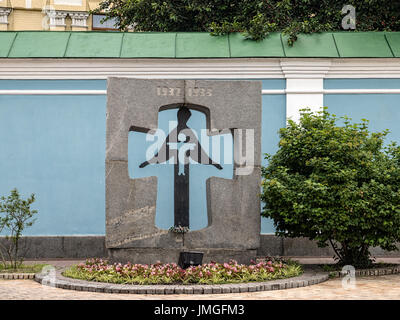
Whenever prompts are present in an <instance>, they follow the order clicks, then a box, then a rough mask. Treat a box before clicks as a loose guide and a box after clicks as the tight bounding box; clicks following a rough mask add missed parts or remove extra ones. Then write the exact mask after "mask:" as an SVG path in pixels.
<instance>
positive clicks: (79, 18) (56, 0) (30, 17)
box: [0, 0, 115, 31]
mask: <svg viewBox="0 0 400 320" xmlns="http://www.w3.org/2000/svg"><path fill="white" fill-rule="evenodd" d="M100 2H101V0H0V31H18V30H54V31H90V30H113V29H115V27H114V23H113V21H108V22H105V23H103V24H102V23H101V19H102V18H103V17H104V16H102V15H90V14H89V11H90V10H93V9H96V8H97V7H98V6H99V3H100Z"/></svg>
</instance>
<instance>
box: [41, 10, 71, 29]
mask: <svg viewBox="0 0 400 320" xmlns="http://www.w3.org/2000/svg"><path fill="white" fill-rule="evenodd" d="M46 14H47V16H48V17H49V20H50V21H49V27H50V29H56V30H60V29H63V28H65V18H66V17H67V15H68V12H64V11H55V10H49V11H47V12H46Z"/></svg>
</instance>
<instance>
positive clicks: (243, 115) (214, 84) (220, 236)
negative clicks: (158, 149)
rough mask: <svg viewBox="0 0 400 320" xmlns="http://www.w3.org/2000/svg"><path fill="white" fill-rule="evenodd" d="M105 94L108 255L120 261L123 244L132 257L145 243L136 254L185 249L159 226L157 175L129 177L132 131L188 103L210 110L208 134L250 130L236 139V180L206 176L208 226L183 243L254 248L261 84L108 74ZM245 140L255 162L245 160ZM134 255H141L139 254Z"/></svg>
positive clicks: (256, 243) (257, 221)
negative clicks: (139, 77) (117, 257)
mask: <svg viewBox="0 0 400 320" xmlns="http://www.w3.org/2000/svg"><path fill="white" fill-rule="evenodd" d="M107 97H108V98H107V99H108V101H107V146H106V247H107V249H108V250H109V253H110V256H111V257H113V256H116V255H117V256H119V257H120V258H121V259H122V258H123V252H124V251H123V250H122V251H121V249H131V250H126V251H125V253H126V254H127V256H126V257H125V258H129V257H130V254H129V252H131V254H132V253H133V252H135V251H134V250H132V249H139V248H142V249H144V251H143V253H142V254H141V255H139V257H140V258H143V260H146V261H147V260H148V259H147V258H149V257H150V256H154V254H152V253H151V250H152V249H155V248H157V249H168V250H172V253H171V255H170V258H171V259H173V258H174V257H175V255H176V253H177V252H179V250H181V249H182V240H181V238H180V237H179V236H176V235H175V234H171V233H168V231H167V230H161V229H159V228H157V227H156V226H155V213H156V205H157V204H156V199H157V178H156V177H148V178H140V179H130V178H129V174H128V134H129V131H130V130H135V131H141V132H149V131H150V132H151V130H155V129H157V126H158V113H159V111H161V110H165V109H170V108H178V107H180V106H183V105H184V106H186V107H188V108H191V109H196V110H199V111H202V112H204V113H205V114H206V115H207V128H208V129H210V131H211V133H210V134H215V133H218V132H219V131H221V130H226V129H229V130H231V131H232V132H237V131H235V130H237V129H251V130H253V131H252V133H253V134H251V135H246V134H244V135H243V137H242V139H240V140H241V141H239V139H235V142H234V160H235V163H236V165H235V169H234V178H233V179H222V178H216V177H211V178H210V179H208V180H207V207H208V221H209V225H208V227H206V228H204V229H202V230H198V231H193V232H189V233H188V234H186V235H185V249H199V248H202V249H229V250H238V252H240V251H243V250H251V251H254V250H256V249H257V248H258V247H259V244H260V200H259V197H258V193H259V185H260V181H261V177H260V162H261V82H256V81H209V80H201V81H198V80H143V79H128V78H109V79H108V90H107ZM236 137H237V135H236V136H235V138H236ZM252 140H253V141H254V143H253V141H252ZM240 142H242V143H243V148H244V149H245V150H246V152H247V154H251V155H252V158H253V160H250V161H249V160H248V162H247V163H241V161H240V159H239V158H240V153H241V152H240V150H239V147H240V145H241V143H240ZM253 146H254V148H253ZM242 154H243V152H242ZM248 167H249V168H250V170H247V169H246V168H248ZM243 173H246V174H245V175H243ZM247 173H249V174H247ZM113 250H114V251H115V252H113ZM146 250H147V251H148V252H149V255H148V256H147V258H145V257H144V256H145V255H146ZM117 251H118V252H117ZM131 257H132V258H134V257H137V258H136V259H139V257H138V255H137V254H133V255H132V256H131ZM136 259H135V260H136ZM156 260H159V259H156ZM156 260H155V261H156ZM155 261H154V262H155ZM138 262H140V261H138Z"/></svg>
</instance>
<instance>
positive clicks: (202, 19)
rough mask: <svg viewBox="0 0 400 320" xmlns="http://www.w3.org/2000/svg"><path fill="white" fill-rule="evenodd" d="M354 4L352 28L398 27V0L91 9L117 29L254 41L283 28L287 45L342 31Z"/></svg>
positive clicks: (220, 1)
mask: <svg viewBox="0 0 400 320" xmlns="http://www.w3.org/2000/svg"><path fill="white" fill-rule="evenodd" d="M344 5H353V6H354V7H355V8H356V21H357V25H356V27H357V31H378V30H385V31H399V30H400V2H399V1H392V0H348V1H346V2H343V1H342V0H340V1H339V0H241V1H237V0H214V1H210V0H104V1H103V2H101V3H100V6H99V8H98V9H96V10H94V11H93V12H92V13H105V14H106V16H107V19H110V18H115V19H116V21H117V25H118V27H119V28H120V29H121V30H126V29H127V28H128V27H129V26H131V25H134V26H135V30H136V31H161V32H168V31H170V32H175V31H208V32H211V33H212V34H213V35H220V34H226V33H229V32H243V33H244V34H245V35H246V37H248V38H251V39H254V40H260V39H263V38H265V37H266V36H268V34H269V33H270V32H275V31H283V32H284V33H285V34H286V35H288V42H289V44H293V42H294V41H296V39H297V35H298V34H299V33H313V32H321V31H335V30H342V19H343V18H344V15H343V14H342V12H341V11H342V8H343V6H344Z"/></svg>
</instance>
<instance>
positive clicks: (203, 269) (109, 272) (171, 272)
mask: <svg viewBox="0 0 400 320" xmlns="http://www.w3.org/2000/svg"><path fill="white" fill-rule="evenodd" d="M302 272H303V271H302V269H301V266H300V265H298V264H297V263H295V262H291V261H283V260H268V261H262V262H259V263H256V262H254V261H252V263H251V264H250V265H243V264H238V263H237V262H236V261H235V260H231V261H229V263H223V264H221V263H216V262H211V263H208V264H203V265H200V266H192V267H189V268H187V269H182V268H180V267H179V266H178V265H177V264H175V263H167V264H161V263H156V264H151V265H147V264H131V263H127V264H121V263H114V264H108V262H107V260H102V259H89V260H86V263H82V264H79V265H76V266H73V267H71V268H69V269H67V270H66V271H64V273H63V275H64V276H66V277H70V278H75V279H82V280H89V281H97V282H108V283H118V284H142V285H148V284H222V283H243V282H252V281H268V280H276V279H283V278H289V277H295V276H298V275H300V274H301V273H302Z"/></svg>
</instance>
